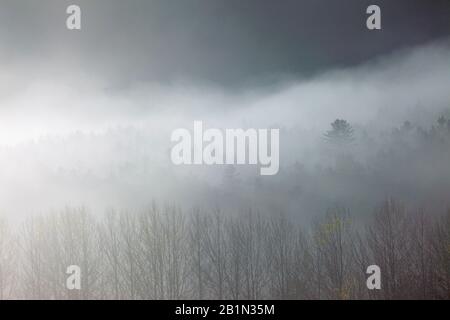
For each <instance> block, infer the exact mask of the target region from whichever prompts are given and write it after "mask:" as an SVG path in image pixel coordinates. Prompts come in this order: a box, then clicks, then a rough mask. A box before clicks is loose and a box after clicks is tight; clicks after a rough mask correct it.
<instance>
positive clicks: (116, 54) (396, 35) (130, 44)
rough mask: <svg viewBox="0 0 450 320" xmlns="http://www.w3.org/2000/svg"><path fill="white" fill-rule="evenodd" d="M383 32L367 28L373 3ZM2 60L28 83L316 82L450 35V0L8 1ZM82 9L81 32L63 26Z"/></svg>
mask: <svg viewBox="0 0 450 320" xmlns="http://www.w3.org/2000/svg"><path fill="white" fill-rule="evenodd" d="M373 3H376V4H378V5H379V6H380V7H381V9H382V28H383V30H382V31H373V32H371V31H368V30H367V29H366V27H365V21H366V18H367V15H366V13H365V10H366V8H367V6H368V5H370V4H373ZM0 4H1V10H0V37H1V42H0V58H1V60H2V61H3V63H4V64H7V65H9V66H11V65H14V66H15V68H19V69H26V70H28V73H29V76H30V77H33V76H37V77H39V76H45V75H46V74H47V75H48V74H52V72H56V73H58V74H61V73H64V70H66V71H67V73H69V72H78V71H80V72H83V73H87V74H89V75H91V76H93V77H94V76H95V77H101V78H106V79H108V83H109V85H110V86H114V87H118V88H121V87H127V86H130V85H132V84H133V83H134V82H136V81H137V82H142V81H156V82H160V83H161V82H169V83H170V82H172V81H179V80H180V79H182V80H186V79H188V80H189V81H196V82H208V83H210V82H212V83H216V84H219V85H223V86H228V87H234V88H236V87H242V85H255V84H259V83H261V82H262V83H273V81H274V79H275V80H278V79H280V78H281V79H284V78H302V77H308V76H311V75H312V74H316V73H318V72H321V71H323V70H326V69H329V68H342V67H347V66H351V65H354V64H359V63H362V62H364V61H366V60H368V59H372V58H373V57H376V56H380V55H383V54H386V53H389V52H392V51H393V50H395V49H399V48H404V47H411V46H416V45H420V44H424V43H427V42H429V41H432V40H434V39H440V38H442V37H447V36H448V35H449V33H450V31H449V30H450V18H449V17H450V1H449V0H433V1H426V0H420V1H419V0H396V1H392V0H377V1H375V2H374V1H366V0H341V1H324V0H281V1H261V0H246V1H242V0H214V1H210V0H185V1H174V0H150V1H148V0H145V1H143V0H130V1H120V0H95V1H91V0H87V1H86V0H77V1H75V0H70V1H67V0H40V1H35V0H20V1H17V0H0ZM69 4H78V5H80V6H81V9H82V30H81V32H71V31H68V30H67V29H66V27H65V19H66V14H65V9H66V7H67V6H68V5H69Z"/></svg>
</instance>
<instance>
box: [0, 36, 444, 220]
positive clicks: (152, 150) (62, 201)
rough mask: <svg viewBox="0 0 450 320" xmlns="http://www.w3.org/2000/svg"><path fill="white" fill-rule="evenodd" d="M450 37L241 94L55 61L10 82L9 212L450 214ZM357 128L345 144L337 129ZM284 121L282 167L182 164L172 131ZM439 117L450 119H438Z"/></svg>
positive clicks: (1, 204)
mask: <svg viewBox="0 0 450 320" xmlns="http://www.w3.org/2000/svg"><path fill="white" fill-rule="evenodd" d="M449 61H450V45H449V43H448V42H440V43H431V44H429V45H427V46H425V47H417V48H411V49H409V50H404V51H401V52H395V53H393V54H391V55H389V56H385V57H382V58H380V59H378V60H376V61H371V62H370V63H367V64H364V65H361V66H358V67H355V68H351V69H341V70H338V69H336V70H330V71H329V72H326V73H322V74H320V75H317V76H315V77H313V78H310V79H300V80H296V81H293V80H291V81H281V82H279V83H276V84H274V85H273V86H271V87H268V86H264V87H245V88H241V89H240V90H235V89H233V90H227V89H225V88H220V87H218V86H214V85H213V84H207V83H201V82H198V81H195V80H186V79H185V80H183V81H179V82H174V83H172V84H167V83H166V84H158V83H135V84H133V85H127V86H123V87H117V86H112V85H110V82H109V81H108V79H103V78H102V77H101V76H92V75H90V74H89V73H86V72H82V71H77V70H67V69H66V70H65V73H64V74H63V73H58V72H56V71H55V70H57V69H58V68H56V67H54V66H53V67H50V66H49V71H48V73H47V74H44V75H42V74H40V75H39V76H38V75H37V73H35V72H33V69H31V70H30V69H26V70H25V71H23V72H22V73H21V72H17V71H15V72H12V71H11V70H9V69H8V67H5V72H3V73H2V75H1V76H0V84H1V85H0V90H1V91H0V145H1V147H0V176H1V180H0V194H1V201H0V214H1V215H2V216H4V217H6V218H8V219H11V220H17V219H19V220H20V219H21V218H22V217H23V216H25V215H29V214H35V213H40V212H45V211H47V210H50V209H55V208H61V207H64V206H66V205H69V206H70V205H73V206H79V205H84V206H87V207H89V208H90V209H91V210H92V211H93V212H94V213H95V212H98V213H99V214H101V213H103V212H104V211H105V210H106V209H108V208H127V209H139V208H142V207H145V206H147V205H149V204H150V203H151V202H152V201H153V200H157V201H159V202H161V203H173V204H176V205H179V206H183V207H185V206H186V207H194V206H201V207H220V208H222V210H223V211H224V212H227V211H240V210H242V211H245V210H247V209H248V208H254V209H257V210H261V211H265V212H268V211H269V212H270V211H277V212H285V213H288V214H289V215H291V216H293V217H296V218H298V219H300V220H301V219H308V218H310V217H312V216H316V215H318V214H322V213H324V212H325V211H326V210H327V208H329V207H332V206H334V205H339V206H345V207H347V208H349V209H350V210H351V211H352V212H353V213H354V214H356V216H366V214H367V211H368V210H371V209H370V208H373V207H374V206H375V205H376V204H377V203H379V202H380V201H382V200H384V199H385V198H386V197H389V196H395V197H397V198H399V199H402V200H405V201H408V202H411V203H414V204H415V205H418V206H423V207H426V208H432V209H431V210H435V209H436V210H437V211H440V210H441V209H442V208H444V207H446V206H447V205H449V204H448V200H449V196H448V190H450V170H448V169H449V165H448V164H449V163H450V148H449V147H450V121H449V120H448V119H449V118H450V91H449V88H450V68H449V64H448V62H449ZM336 119H344V120H346V121H347V123H348V124H349V125H350V126H351V127H352V128H353V131H352V132H353V134H352V137H351V139H350V140H351V141H350V140H349V143H346V144H344V145H342V144H336V143H333V141H329V139H326V138H325V136H324V135H325V133H326V132H327V131H330V130H332V128H331V126H330V124H331V123H332V122H334V121H335V120H336ZM194 120H201V121H203V123H204V125H205V126H206V127H212V128H222V129H225V128H243V129H246V128H280V144H281V145H280V172H279V173H278V174H277V175H276V176H266V177H263V176H260V175H259V171H258V170H257V168H256V167H254V166H246V165H236V166H175V165H173V164H172V163H171V161H170V148H171V142H170V134H171V132H172V131H173V130H174V129H176V128H180V127H183V128H187V129H189V130H192V125H193V122H194ZM438 120H439V121H438Z"/></svg>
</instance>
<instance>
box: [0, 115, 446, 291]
mask: <svg viewBox="0 0 450 320" xmlns="http://www.w3.org/2000/svg"><path fill="white" fill-rule="evenodd" d="M356 132H357V130H355V129H354V128H353V127H352V126H351V125H350V124H349V123H348V122H347V121H346V120H343V119H337V120H336V121H334V122H333V123H332V124H331V126H330V128H329V130H327V131H325V132H324V134H323V137H321V139H323V143H324V145H325V146H326V148H327V150H328V151H327V152H330V153H332V154H334V155H335V158H334V162H332V163H330V164H329V167H325V166H324V167H323V168H316V169H315V170H316V171H314V172H315V174H316V175H320V177H321V178H320V179H321V180H323V179H328V180H327V182H326V184H327V185H328V184H330V183H332V181H336V182H339V181H343V182H345V181H346V180H347V182H345V183H346V184H349V183H348V179H355V180H362V181H361V182H360V183H361V185H359V184H356V185H355V190H354V193H355V194H357V191H356V189H357V188H360V187H362V186H363V185H364V184H365V183H367V182H366V181H371V183H372V188H382V186H384V188H388V187H389V186H393V185H394V186H396V187H397V188H398V190H399V191H400V192H398V193H395V189H393V190H392V191H389V190H388V189H385V190H384V191H385V192H386V193H387V192H391V195H389V196H386V197H385V198H383V196H382V193H381V192H380V193H379V194H375V195H373V198H376V197H378V198H379V201H378V203H376V204H375V205H374V206H373V207H372V208H370V210H368V211H365V212H361V211H355V210H361V209H350V208H349V207H348V206H345V205H344V203H345V201H344V200H343V199H341V201H340V202H339V203H338V202H336V203H335V205H330V206H329V207H328V208H327V209H326V210H325V211H324V212H323V213H322V214H320V215H315V216H314V217H311V219H309V220H308V221H309V222H305V220H304V219H303V220H302V219H298V217H297V216H296V215H293V214H292V212H283V211H277V210H276V209H274V211H270V210H268V209H267V208H266V210H261V209H255V208H252V207H247V208H245V209H244V207H241V210H240V211H233V206H228V207H221V206H216V207H212V206H210V205H208V204H204V205H203V206H195V207H181V206H180V205H178V204H159V203H157V202H153V203H151V204H150V205H148V206H147V207H145V208H141V209H139V210H136V209H129V210H126V209H112V208H111V209H108V210H107V212H106V213H98V212H97V213H95V212H92V210H91V209H90V208H87V207H82V206H81V207H74V206H66V207H65V208H62V209H58V210H52V211H50V212H47V213H41V214H37V215H32V216H29V217H27V218H25V219H24V220H23V221H22V222H21V223H14V224H12V225H8V221H6V220H2V221H1V224H0V298H3V299H17V298H20V299H22V298H25V299H268V298H270V299H449V298H450V206H449V205H450V204H449V203H448V200H449V198H448V191H449V190H450V189H449V182H450V178H449V175H450V173H449V172H448V170H447V169H448V163H449V160H450V156H449V155H450V154H449V152H450V148H449V146H450V119H447V118H446V117H445V116H440V117H438V118H437V121H436V122H435V123H434V124H432V125H431V126H430V127H428V128H424V127H420V126H415V125H413V124H412V123H410V122H408V121H406V122H404V123H403V124H401V125H400V126H399V127H398V128H394V129H393V130H392V131H391V132H390V134H389V135H387V136H385V137H383V139H385V140H384V141H385V142H384V144H383V148H381V149H380V150H378V151H377V152H374V154H373V155H372V157H373V158H367V159H366V161H367V163H368V164H372V165H373V167H372V168H371V167H370V166H369V165H367V166H366V167H364V166H362V165H361V164H359V163H358V162H357V160H355V159H353V158H352V156H351V148H352V145H354V144H355V143H356V141H357V139H360V138H357V134H356ZM362 139H369V137H363V138H362ZM373 145H374V144H373ZM375 163H376V165H375ZM425 164H428V165H427V166H432V172H433V174H434V176H432V177H431V178H430V179H431V181H429V182H439V183H436V185H434V184H429V182H427V181H426V180H425V178H426V177H427V176H428V175H429V173H427V172H422V170H421V169H420V168H423V169H424V170H426V168H427V166H425ZM228 168H231V169H228V170H227V171H226V173H225V177H224V179H225V181H224V182H223V183H228V184H229V186H222V187H223V188H227V187H228V188H230V190H232V191H234V192H236V188H238V190H239V187H238V180H237V179H242V178H238V177H236V175H237V173H236V169H234V167H228ZM290 170H292V171H291V172H290V173H289V174H291V175H294V174H295V175H297V176H296V177H295V178H294V181H297V179H299V180H301V181H304V180H305V176H302V174H303V175H306V174H307V173H305V169H304V168H302V167H301V166H300V167H298V166H294V167H293V168H291V169H290ZM430 170H431V169H430ZM311 172H312V171H311ZM311 172H310V173H309V174H311ZM355 176H356V177H355ZM298 177H302V178H298ZM358 177H359V178H358ZM362 177H364V178H362ZM399 177H403V178H404V180H401V179H399ZM414 181H420V183H418V185H411V183H412V182H414ZM374 186H375V187H374ZM314 187H316V188H317V186H313V188H311V189H310V191H309V192H312V191H314V190H317V189H314ZM425 187H426V188H425ZM294 190H295V189H294ZM374 190H377V189H374ZM232 191H229V192H232ZM296 191H297V192H298V195H299V196H300V195H301V190H296ZM238 192H239V191H238ZM347 192H348V190H347ZM362 192H363V193H364V192H365V191H364V190H363V191H362ZM401 192H403V193H401ZM229 196H230V197H231V195H229ZM319 196H320V194H319V195H318V197H319ZM358 197H359V196H358ZM323 199H326V195H324V196H323ZM359 199H361V197H359ZM369 199H370V198H369V197H368V198H367V203H370V200H369ZM349 203H351V202H350V201H349ZM363 207H364V206H361V207H360V208H363ZM354 208H357V206H355V207H354ZM299 214H301V213H300V212H299ZM373 264H376V265H378V266H379V267H380V269H381V276H382V277H381V279H382V289H381V290H368V289H367V286H366V278H367V277H368V275H367V274H366V268H367V267H368V266H369V265H373ZM69 265H78V266H79V267H80V268H81V270H82V277H81V290H73V291H72V290H67V288H66V283H65V281H66V278H67V274H66V268H67V266H69Z"/></svg>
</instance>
